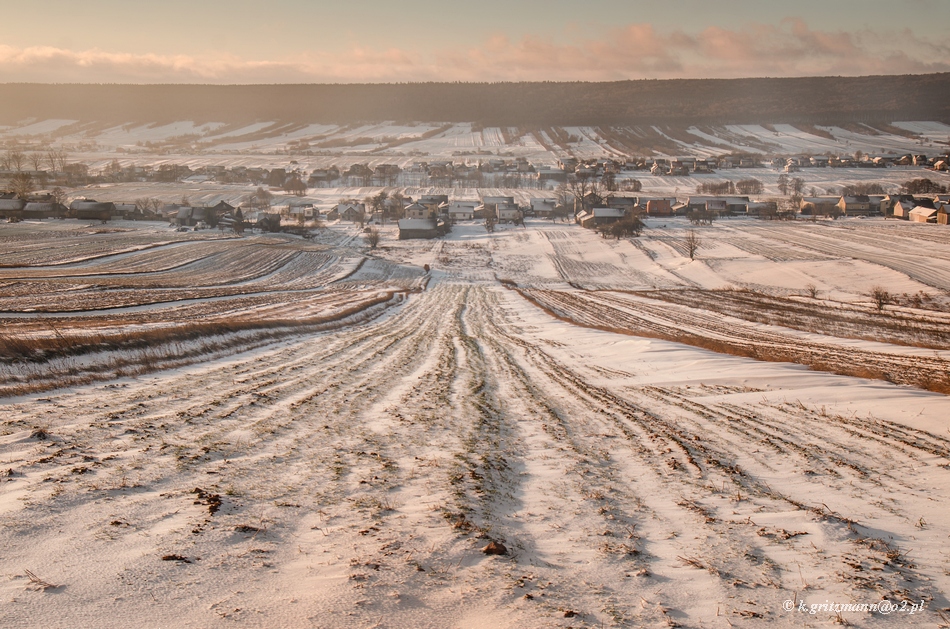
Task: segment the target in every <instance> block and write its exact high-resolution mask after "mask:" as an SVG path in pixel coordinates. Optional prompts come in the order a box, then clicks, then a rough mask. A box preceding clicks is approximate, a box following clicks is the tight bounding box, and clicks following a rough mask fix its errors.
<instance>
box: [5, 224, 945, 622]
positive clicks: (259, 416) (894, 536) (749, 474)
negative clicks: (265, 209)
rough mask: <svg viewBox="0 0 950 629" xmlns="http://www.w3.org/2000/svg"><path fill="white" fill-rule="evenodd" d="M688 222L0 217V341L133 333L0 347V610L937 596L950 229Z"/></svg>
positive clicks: (659, 603) (736, 615) (927, 608)
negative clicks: (243, 229) (38, 351)
mask: <svg viewBox="0 0 950 629" xmlns="http://www.w3.org/2000/svg"><path fill="white" fill-rule="evenodd" d="M687 229H688V225H687V224H685V223H684V222H681V221H680V220H679V219H667V220H663V221H652V222H650V224H649V226H648V229H647V230H646V231H645V232H644V235H643V236H642V237H641V238H639V239H635V240H632V241H631V240H623V241H606V240H603V239H600V238H599V237H598V236H596V235H595V234H593V233H591V232H589V231H586V230H582V229H580V228H579V227H577V226H574V225H568V224H556V223H549V222H540V221H539V222H529V224H528V227H527V228H526V229H522V228H511V229H508V228H506V227H505V226H502V227H501V228H500V229H499V230H498V231H496V232H495V233H494V234H487V233H486V232H485V230H484V228H483V227H482V226H481V225H478V224H475V223H469V224H462V225H458V226H456V227H455V229H454V230H453V232H452V233H451V234H450V235H449V236H448V237H447V238H445V239H444V240H434V241H398V240H396V239H395V231H394V228H392V227H384V228H383V240H382V243H381V247H380V248H379V249H377V250H374V251H370V250H368V249H367V248H366V246H365V245H363V244H362V242H361V238H360V236H359V234H358V232H357V231H356V229H355V228H353V227H349V226H344V225H334V226H331V227H329V228H328V229H326V230H323V231H322V232H321V233H320V234H319V235H318V236H317V238H315V239H314V240H313V241H304V240H302V239H299V238H293V237H283V236H264V235H249V236H247V237H245V238H232V237H230V236H228V235H226V234H219V233H217V232H215V233H213V234H212V233H209V232H193V233H187V234H180V233H178V232H172V231H170V230H169V229H168V228H167V227H165V226H161V225H158V224H152V225H150V224H135V223H116V224H112V225H109V226H107V227H102V226H81V225H78V224H76V223H74V222H70V221H66V222H62V221H56V222H53V221H49V222H45V223H29V222H25V223H20V224H18V225H6V224H4V225H0V310H2V311H3V312H2V316H3V318H4V325H3V330H2V333H0V339H2V340H3V341H4V352H5V354H4V356H9V352H12V351H14V349H15V346H14V344H13V343H12V341H13V340H14V339H16V338H25V339H47V340H51V342H52V344H51V345H48V346H47V347H48V348H49V351H52V352H54V354H55V350H56V349H57V348H61V347H64V346H66V347H68V346H69V339H70V338H73V339H75V338H78V336H79V335H85V336H86V338H98V339H100V340H101V341H102V342H104V343H119V342H120V341H121V340H122V338H125V337H120V336H119V331H121V332H128V331H130V330H131V331H137V332H143V331H155V332H156V335H155V336H154V337H152V338H154V339H155V343H154V345H152V346H150V347H148V348H146V349H144V350H143V349H141V348H135V347H130V348H120V347H116V348H114V349H111V350H108V351H103V350H102V349H101V348H100V350H99V352H98V353H92V354H83V355H79V356H73V357H66V358H62V359H58V358H54V359H51V360H50V362H48V363H36V362H34V363H24V362H22V361H21V362H19V363H11V362H10V361H9V360H6V361H5V362H4V364H3V369H2V371H0V385H2V386H3V387H4V391H6V392H7V395H6V397H3V398H0V408H2V413H0V471H2V477H0V489H2V491H0V573H2V577H3V578H2V579H0V596H2V600H3V601H4V603H3V605H2V606H0V625H2V626H3V627H37V626H44V627H46V626H63V627H66V626H70V627H71V626H96V627H126V626H129V624H130V622H131V623H134V624H135V625H136V626H143V627H233V626H246V627H274V626H281V627H406V628H409V627H412V628H415V627H525V628H527V627H670V626H682V627H706V628H712V627H735V626H744V625H748V626H761V625H768V626H774V627H801V626H830V625H833V624H835V623H837V622H841V621H846V622H847V623H850V624H852V625H854V626H860V627H894V626H933V627H936V626H941V625H942V624H945V623H946V617H947V614H948V613H950V612H948V611H947V608H948V607H950V601H948V598H947V597H948V587H950V577H948V560H950V556H948V553H950V551H948V547H947V544H946V540H947V536H948V533H950V530H948V527H947V523H946V502H947V500H948V498H950V469H948V468H950V439H948V434H947V431H948V429H950V422H948V419H947V418H948V417H950V401H948V398H947V397H946V396H945V395H942V394H939V393H931V392H928V391H925V390H923V389H922V388H919V387H916V386H911V385H909V384H895V382H897V383H899V382H904V381H905V380H906V379H907V378H910V376H911V375H913V374H917V375H920V374H929V376H930V377H931V378H932V379H933V381H934V382H935V381H937V380H939V379H941V378H944V379H947V378H950V373H948V371H947V366H946V365H947V363H946V361H947V359H948V358H950V339H948V338H947V335H946V332H944V330H946V328H947V324H948V323H950V321H948V319H950V314H948V305H947V301H948V292H947V291H948V289H950V271H948V270H947V269H950V265H948V262H950V239H948V238H947V236H946V234H945V233H944V232H943V231H941V230H945V228H942V227H939V226H933V225H913V224H908V223H904V222H895V221H887V222H885V221H883V220H844V221H838V222H836V223H816V224H811V223H788V224H786V223H782V224H778V223H763V222H756V221H750V220H727V221H720V222H718V223H716V224H715V225H713V226H711V227H707V228H702V229H700V230H699V233H700V236H701V238H702V240H703V246H702V248H701V249H700V252H699V255H698V256H697V259H696V260H692V261H691V260H690V259H689V258H688V257H687V256H686V255H685V250H684V248H683V237H684V235H685V232H686V230H687ZM423 265H429V267H430V271H429V272H428V273H427V272H426V271H425V270H424V268H423ZM810 286H814V289H815V291H817V292H815V293H814V294H812V292H811V289H810ZM873 286H882V287H885V288H886V289H887V290H888V291H890V292H892V293H894V294H896V295H898V296H900V295H904V297H903V298H901V300H900V301H901V303H900V304H899V305H895V304H891V305H887V306H886V308H885V309H884V311H883V312H879V311H878V310H877V308H876V307H875V305H874V304H872V303H871V302H870V299H869V297H868V295H867V293H868V292H869V290H870V289H871V287H873ZM913 295H917V296H919V298H920V300H919V301H918V302H917V303H913V300H912V299H910V298H911V297H912V296H913ZM227 321H232V322H233V321H241V322H245V323H247V324H248V325H247V327H246V328H244V329H242V330H238V331H234V332H230V333H228V332H226V331H220V330H219V333H220V336H217V337H215V338H214V339H212V338H199V339H196V338H190V337H189V338H184V337H176V336H175V331H176V330H179V329H186V330H187V329H190V328H188V327H187V326H189V325H193V324H194V323H196V322H227ZM262 332H267V334H266V335H265V334H262ZM162 334H167V335H168V336H167V337H163V336H162ZM96 335H98V336H96ZM671 338H680V339H681V340H682V341H684V342H682V343H680V342H673V341H672V340H669V339H671ZM163 339H164V340H163ZM215 339H217V340H215ZM712 341H715V343H714V344H713V345H709V343H711V342H712ZM90 342H92V341H90ZM57 343H62V345H57ZM704 343H705V344H706V345H704ZM704 347H708V348H706V349H704ZM716 348H719V349H721V350H722V351H712V349H716ZM750 348H751V350H750ZM750 351H754V352H756V354H754V355H758V356H759V357H760V358H762V359H763V360H755V359H753V358H750V357H748V356H750V355H753V354H750ZM779 359H781V360H785V361H787V362H777V360H779ZM809 366H810V367H812V368H811V369H809ZM137 367H138V369H137ZM859 368H860V369H864V370H865V373H866V374H867V375H868V376H869V377H868V378H857V377H849V376H844V375H837V374H838V373H848V372H849V371H848V370H849V369H850V370H852V372H853V371H854V370H855V369H859ZM835 372H836V373H835ZM57 378H59V380H57ZM885 378H887V379H890V380H891V381H888V380H887V379H885ZM902 378H903V379H904V380H902ZM917 382H920V380H917ZM64 384H66V385H68V386H63V385H64ZM34 385H37V386H39V388H44V389H45V390H43V391H41V392H34V393H26V392H25V391H26V390H28V389H29V387H30V386H34ZM50 386H52V387H53V388H49V387H50ZM17 387H19V388H17ZM16 392H18V393H19V394H18V395H13V393H16ZM490 541H497V542H501V543H503V544H504V545H505V547H506V548H507V549H508V554H506V555H486V554H484V553H483V552H482V549H483V548H484V547H485V546H486V545H487V544H488V543H489V542H490ZM882 598H886V599H888V600H890V601H893V602H897V603H900V602H901V601H905V600H906V601H908V602H916V603H917V604H920V603H921V601H922V602H923V605H924V609H923V610H920V611H917V612H916V613H915V614H914V615H913V616H909V615H908V612H909V611H910V608H908V609H907V610H905V611H904V612H894V613H893V614H890V615H882V614H870V613H858V612H845V613H843V614H841V617H840V618H839V617H837V616H836V614H835V613H834V612H827V611H826V612H819V613H816V614H814V615H812V614H808V613H803V612H799V611H792V612H787V611H784V610H783V602H784V601H786V600H794V601H796V609H797V604H798V601H804V602H805V603H806V604H812V603H824V602H833V603H875V602H878V601H880V600H881V599H882Z"/></svg>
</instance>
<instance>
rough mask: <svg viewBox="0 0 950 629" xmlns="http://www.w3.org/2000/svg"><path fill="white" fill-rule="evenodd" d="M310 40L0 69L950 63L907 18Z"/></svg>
mask: <svg viewBox="0 0 950 629" xmlns="http://www.w3.org/2000/svg"><path fill="white" fill-rule="evenodd" d="M421 46H422V44H420V45H419V47H390V48H376V47H373V46H363V45H353V46H350V47H348V48H347V49H344V50H340V51H327V50H312V51H308V52H305V53H301V54H298V55H296V56H292V57H285V58H282V59H276V60H252V59H246V58H242V57H239V56H237V55H234V54H222V53H216V54H213V55H201V56H199V55H161V54H132V53H124V52H114V51H108V50H102V49H99V48H93V49H89V50H69V49H65V48H57V47H52V46H34V47H28V48H16V47H13V46H7V45H0V81H3V82H17V81H24V82H47V83H51V82H84V83H95V82H100V83H294V82H301V83H304V82H334V83H336V82H338V83H355V82H398V81H520V80H590V81H603V80H621V79H640V78H734V77H750V76H815V75H849V76H855V75H867V74H908V73H926V72H943V71H948V70H950V63H948V62H947V61H945V60H946V59H948V58H950V55H948V53H950V48H948V47H947V46H946V45H944V44H942V43H940V42H931V41H926V40H923V39H921V38H919V37H917V36H915V35H914V34H913V33H912V32H910V31H909V30H907V29H905V30H902V31H897V30H895V31H893V32H888V33H879V32H873V31H868V30H861V31H851V32H848V31H822V30H816V29H812V28H810V27H809V26H808V24H806V23H805V21H804V20H802V19H800V18H795V17H788V18H785V19H783V20H782V21H781V22H779V23H777V24H762V23H747V24H743V25H741V26H737V27H735V28H722V27H714V26H710V27H708V28H705V29H703V30H701V31H698V32H692V33H690V32H685V31H682V30H674V31H669V32H660V31H658V30H657V29H656V28H655V27H653V26H652V25H650V24H638V23H634V24H626V25H623V26H618V27H615V28H611V29H606V30H605V31H603V32H602V33H601V34H600V35H599V36H597V37H588V38H586V39H585V38H580V37H576V36H575V37H573V38H569V39H568V38H565V40H563V41H562V40H559V39H556V38H552V37H546V38H545V37H538V36H534V35H526V36H524V37H521V38H520V39H515V40H512V39H511V38H509V37H508V36H506V35H504V34H497V35H494V36H492V37H489V38H488V39H486V40H484V41H482V42H480V43H479V44H477V45H474V46H469V47H461V46H460V47H458V48H453V49H437V50H430V49H425V48H423V47H421Z"/></svg>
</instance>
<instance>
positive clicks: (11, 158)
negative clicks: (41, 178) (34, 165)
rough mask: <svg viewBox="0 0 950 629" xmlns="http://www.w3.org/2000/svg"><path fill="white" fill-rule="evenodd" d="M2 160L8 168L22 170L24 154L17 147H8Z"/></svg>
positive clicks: (24, 159) (24, 160)
mask: <svg viewBox="0 0 950 629" xmlns="http://www.w3.org/2000/svg"><path fill="white" fill-rule="evenodd" d="M4 161H5V162H6V164H7V167H8V168H9V169H10V170H15V171H17V172H20V171H22V170H23V165H24V164H25V163H26V155H24V154H23V152H22V151H19V150H17V149H10V150H9V151H7V154H6V157H5V160H4Z"/></svg>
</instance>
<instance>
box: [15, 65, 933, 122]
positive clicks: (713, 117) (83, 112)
mask: <svg viewBox="0 0 950 629" xmlns="http://www.w3.org/2000/svg"><path fill="white" fill-rule="evenodd" d="M2 90H3V98H2V99H0V124H13V123H16V122H18V121H21V120H24V119H28V118H33V119H40V120H45V119H54V118H58V119H69V120H79V121H96V122H115V123H116V124H124V123H132V122H154V123H167V122H173V121H176V120H192V121H195V122H197V123H201V122H223V123H229V124H241V123H247V122H253V121H264V120H267V121H283V122H298V123H308V122H322V123H337V124H350V123H356V122H378V121H386V120H396V121H405V122H408V121H423V122H434V121H437V122H475V123H479V124H483V125H492V126H498V125H501V126H522V127H531V126H532V125H537V126H552V125H555V126H557V125H560V126H575V125H637V124H683V123H687V124H732V123H748V124H769V123H802V124H832V123H850V122H874V121H878V122H882V123H884V122H890V121H893V120H908V119H911V120H950V73H941V74H924V75H903V76H871V77H807V78H777V79H772V78H763V79H676V80H662V81H661V80H643V81H618V82H609V83H607V82H605V83H583V82H570V83H554V82H543V83H405V84H347V85H78V84H64V85H50V84H32V83H30V84H22V83H20V84H14V83H9V84H5V85H3V86H2Z"/></svg>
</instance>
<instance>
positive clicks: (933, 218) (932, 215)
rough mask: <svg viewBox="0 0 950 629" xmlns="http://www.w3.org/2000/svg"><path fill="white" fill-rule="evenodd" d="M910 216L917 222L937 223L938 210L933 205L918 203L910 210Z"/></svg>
mask: <svg viewBox="0 0 950 629" xmlns="http://www.w3.org/2000/svg"><path fill="white" fill-rule="evenodd" d="M908 218H909V219H910V220H911V221H913V222H915V223H936V222H937V210H935V209H934V208H932V207H923V206H920V205H918V206H917V207H915V208H914V209H912V210H911V211H910V212H908Z"/></svg>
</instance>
